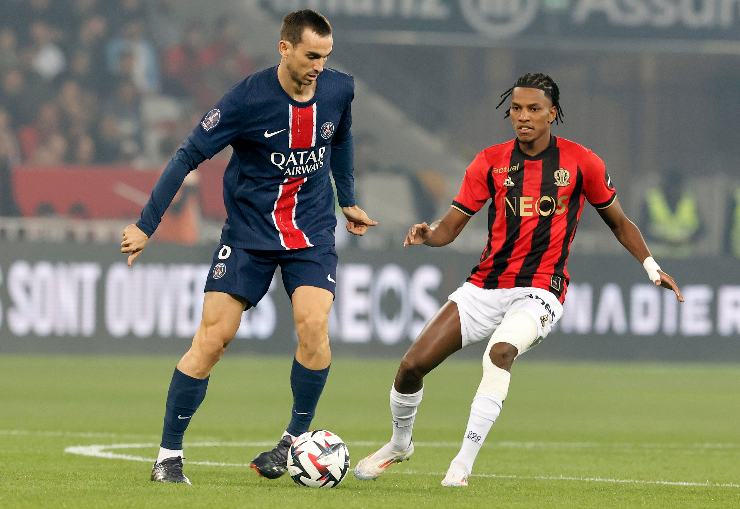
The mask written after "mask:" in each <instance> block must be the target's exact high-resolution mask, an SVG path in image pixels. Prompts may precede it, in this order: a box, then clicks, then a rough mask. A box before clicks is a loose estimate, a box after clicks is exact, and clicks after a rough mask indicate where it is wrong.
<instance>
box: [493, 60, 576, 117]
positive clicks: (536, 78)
mask: <svg viewBox="0 0 740 509" xmlns="http://www.w3.org/2000/svg"><path fill="white" fill-rule="evenodd" d="M516 87H524V88H537V89H540V90H542V91H543V92H544V93H545V95H546V96H547V97H549V98H550V100H551V101H552V105H553V106H555V111H556V112H557V113H556V115H555V123H556V124H560V123H562V122H565V113H563V108H561V107H560V89H559V88H558V84H557V83H555V80H553V79H552V78H551V77H550V76H548V75H547V74H542V73H539V72H538V73H527V74H525V75H524V76H520V77H519V79H518V80H516V83H514V86H513V87H511V88H510V89H509V90H507V91H506V92H504V93H503V94H501V95H500V96H499V97H501V102H499V103H498V105H496V109H499V107H500V106H501V105H502V104H504V102H506V100H507V99H508V98H509V97H511V94H512V93H514V89H515V88H516ZM508 116H509V110H506V115H504V118H506V117H508Z"/></svg>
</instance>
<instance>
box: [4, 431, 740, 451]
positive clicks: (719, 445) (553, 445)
mask: <svg viewBox="0 0 740 509" xmlns="http://www.w3.org/2000/svg"><path fill="white" fill-rule="evenodd" d="M0 436H42V437H76V438H144V439H158V438H159V436H158V435H152V434H137V433H108V432H96V431H48V430H25V429H0ZM200 443H204V444H205V443H208V444H211V443H212V444H213V445H203V446H202V447H215V446H217V445H220V446H224V447H264V446H267V445H274V442H272V441H264V442H255V441H247V442H222V441H220V440H218V439H217V438H215V437H208V436H201V437H200ZM350 443H351V445H353V446H360V447H376V446H380V445H384V444H385V442H378V441H367V440H351V441H350ZM414 444H416V445H417V446H419V447H428V448H455V447H459V446H460V442H414ZM189 445H192V444H189ZM486 447H487V448H500V449H682V450H686V449H692V450H737V449H740V443H731V442H697V443H693V444H683V443H670V442H667V443H634V442H611V443H602V442H556V441H553V442H538V441H514V440H498V441H495V442H489V443H486Z"/></svg>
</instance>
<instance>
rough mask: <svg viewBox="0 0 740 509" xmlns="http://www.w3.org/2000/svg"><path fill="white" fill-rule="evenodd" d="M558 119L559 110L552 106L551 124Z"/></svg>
mask: <svg viewBox="0 0 740 509" xmlns="http://www.w3.org/2000/svg"><path fill="white" fill-rule="evenodd" d="M557 117H558V109H557V107H555V105H553V106H550V123H551V124H552V123H553V122H555V119H556V118H557Z"/></svg>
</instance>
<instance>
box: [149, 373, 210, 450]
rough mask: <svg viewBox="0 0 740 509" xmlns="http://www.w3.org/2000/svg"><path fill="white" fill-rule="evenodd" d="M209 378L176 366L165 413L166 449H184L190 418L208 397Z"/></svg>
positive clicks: (163, 432) (164, 442)
mask: <svg viewBox="0 0 740 509" xmlns="http://www.w3.org/2000/svg"><path fill="white" fill-rule="evenodd" d="M207 388H208V378H205V379H203V380H201V379H199V378H193V377H191V376H188V375H186V374H185V373H183V372H182V371H180V370H179V369H177V368H175V372H174V373H172V381H171V382H170V390H169V392H168V393H167V406H166V409H165V413H164V427H163V429H162V443H161V446H162V447H164V448H165V449H174V450H178V449H182V437H183V435H184V434H185V430H186V429H187V427H188V424H190V419H191V417H192V416H193V414H195V411H196V410H197V409H198V407H199V406H200V404H201V402H203V398H205V397H206V389H207Z"/></svg>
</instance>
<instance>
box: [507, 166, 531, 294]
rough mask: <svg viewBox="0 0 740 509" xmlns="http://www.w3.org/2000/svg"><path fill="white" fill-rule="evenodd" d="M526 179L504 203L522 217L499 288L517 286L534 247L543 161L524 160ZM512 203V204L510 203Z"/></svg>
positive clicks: (509, 211)
mask: <svg viewBox="0 0 740 509" xmlns="http://www.w3.org/2000/svg"><path fill="white" fill-rule="evenodd" d="M523 172H524V180H523V182H522V187H521V191H519V192H517V193H515V194H516V195H518V197H517V198H516V199H514V198H513V197H511V198H509V202H508V203H504V208H505V209H506V212H507V213H509V214H510V213H512V212H511V205H513V206H514V208H515V209H516V213H517V215H518V216H519V217H520V218H521V220H520V223H519V236H518V237H517V238H516V241H515V243H514V249H513V250H512V251H511V255H510V256H509V259H508V260H507V261H508V263H507V264H506V268H505V269H504V271H503V272H502V273H501V275H499V277H498V287H499V288H512V287H514V286H516V284H515V279H516V276H517V274H518V273H519V270H520V269H521V268H522V264H523V263H524V259H525V257H526V256H527V254H528V253H529V251H530V250H531V248H532V236H533V233H534V229H535V227H536V226H537V220H538V218H539V217H540V215H539V213H538V212H537V210H536V206H537V203H536V200H537V199H538V198H539V196H540V187H541V185H542V161H541V160H538V161H530V160H525V161H524V169H523ZM509 203H510V204H511V205H510V204H509Z"/></svg>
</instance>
